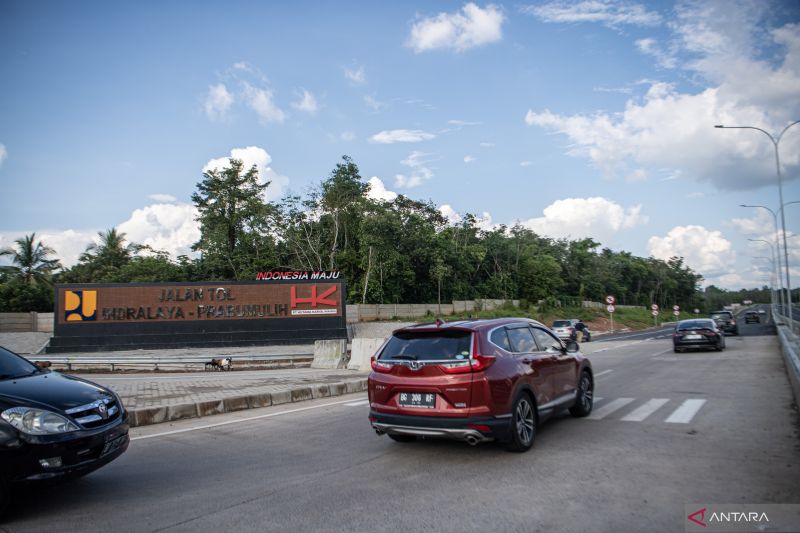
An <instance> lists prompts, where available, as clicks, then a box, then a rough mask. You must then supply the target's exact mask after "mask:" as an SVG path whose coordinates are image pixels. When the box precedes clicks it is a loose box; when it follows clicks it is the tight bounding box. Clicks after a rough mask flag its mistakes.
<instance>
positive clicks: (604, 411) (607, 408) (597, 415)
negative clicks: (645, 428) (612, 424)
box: [587, 398, 635, 420]
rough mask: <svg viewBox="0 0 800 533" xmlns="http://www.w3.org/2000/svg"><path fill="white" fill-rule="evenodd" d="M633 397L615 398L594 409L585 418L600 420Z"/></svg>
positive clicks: (626, 403) (630, 400) (623, 405)
mask: <svg viewBox="0 0 800 533" xmlns="http://www.w3.org/2000/svg"><path fill="white" fill-rule="evenodd" d="M634 399H635V398H617V399H616V400H613V401H612V402H611V403H609V404H606V405H604V406H603V407H601V408H600V409H598V410H597V411H594V412H593V413H592V414H591V415H589V416H588V417H587V418H588V419H589V420H600V419H601V418H605V417H607V416H608V415H610V414H611V413H613V412H614V411H616V410H617V409H622V408H623V407H625V406H626V405H628V404H629V403H631V402H632V401H633V400H634Z"/></svg>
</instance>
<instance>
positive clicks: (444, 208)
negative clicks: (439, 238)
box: [439, 204, 463, 225]
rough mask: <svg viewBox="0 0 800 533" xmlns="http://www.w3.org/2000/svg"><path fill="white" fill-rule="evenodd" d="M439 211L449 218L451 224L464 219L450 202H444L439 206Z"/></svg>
mask: <svg viewBox="0 0 800 533" xmlns="http://www.w3.org/2000/svg"><path fill="white" fill-rule="evenodd" d="M439 212H440V213H441V214H442V216H443V217H444V218H446V219H447V222H448V223H449V224H452V225H454V224H458V223H459V222H461V220H463V219H462V218H461V215H459V214H458V213H457V212H456V210H455V209H453V207H452V206H451V205H450V204H444V205H440V206H439Z"/></svg>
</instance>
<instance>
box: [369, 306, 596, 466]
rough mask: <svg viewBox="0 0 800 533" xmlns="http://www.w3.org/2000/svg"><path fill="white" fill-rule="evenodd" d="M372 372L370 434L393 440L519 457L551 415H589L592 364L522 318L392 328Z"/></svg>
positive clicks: (568, 344)
mask: <svg viewBox="0 0 800 533" xmlns="http://www.w3.org/2000/svg"><path fill="white" fill-rule="evenodd" d="M372 370H373V371H372V373H371V374H370V376H369V401H370V414H369V419H370V422H371V423H372V427H373V428H374V429H375V431H376V432H377V433H378V434H379V435H382V434H384V433H385V434H387V435H389V437H390V438H392V439H394V440H396V441H401V442H407V441H413V440H415V439H416V438H417V437H446V438H452V439H457V440H463V441H466V442H468V443H469V444H472V445H475V444H477V443H479V442H484V441H491V440H498V441H501V442H504V443H506V444H507V446H508V448H509V449H510V450H512V451H518V452H524V451H527V450H529V449H530V448H531V446H533V441H534V438H535V437H536V431H537V427H538V425H539V423H540V422H542V421H543V420H544V419H546V418H547V417H549V416H551V415H552V414H554V413H557V412H559V411H562V410H564V409H569V411H570V413H572V415H573V416H577V417H582V416H587V415H588V414H589V413H591V412H592V405H593V401H592V398H593V391H594V379H593V375H592V366H591V363H590V362H589V360H588V359H587V358H586V357H584V356H583V355H582V354H581V353H580V352H579V351H578V345H577V343H575V342H573V341H567V342H566V343H563V342H562V341H561V340H559V339H558V337H556V336H555V335H554V334H553V333H552V332H551V331H550V330H549V329H548V328H547V327H545V326H544V325H542V324H540V323H539V322H536V321H534V320H528V319H524V318H500V319H492V320H473V321H463V322H448V323H443V322H437V323H435V324H420V325H416V326H410V327H406V328H402V329H398V330H397V331H395V332H394V333H393V334H392V336H391V337H390V338H389V340H387V341H386V342H385V343H384V345H383V346H381V348H380V349H379V350H378V352H377V353H376V354H375V356H374V357H373V358H372Z"/></svg>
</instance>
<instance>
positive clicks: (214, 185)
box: [192, 158, 275, 278]
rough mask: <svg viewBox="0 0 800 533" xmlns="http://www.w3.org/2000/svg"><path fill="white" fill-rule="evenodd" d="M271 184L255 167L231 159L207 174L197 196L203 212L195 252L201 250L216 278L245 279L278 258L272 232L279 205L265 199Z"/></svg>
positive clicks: (199, 210)
mask: <svg viewBox="0 0 800 533" xmlns="http://www.w3.org/2000/svg"><path fill="white" fill-rule="evenodd" d="M269 185H270V182H269V181H265V182H263V183H262V182H260V181H259V175H258V169H257V168H256V166H255V165H253V166H252V167H251V168H250V169H249V170H247V171H245V170H244V163H243V162H242V161H241V160H239V159H233V158H231V159H230V160H229V164H228V166H227V167H225V168H223V169H222V170H219V169H213V170H209V171H207V172H205V173H203V181H201V182H200V183H198V184H197V192H195V193H194V194H192V202H194V204H195V206H196V207H197V211H198V213H199V215H198V217H197V220H198V221H199V222H200V240H199V241H198V242H196V243H195V244H194V245H193V246H192V249H193V250H196V251H199V252H201V253H202V254H203V255H202V259H203V261H205V262H207V263H208V266H209V267H210V270H211V271H212V272H213V274H212V275H214V276H215V277H216V276H222V277H229V278H242V277H247V276H248V274H252V272H254V271H256V270H258V269H259V268H260V267H261V266H262V265H264V264H269V263H271V262H273V260H274V241H273V239H272V236H271V235H270V233H269V228H270V219H271V218H273V217H274V214H275V212H274V206H272V205H271V204H268V203H267V202H266V200H265V198H264V191H265V189H266V188H267V187H269Z"/></svg>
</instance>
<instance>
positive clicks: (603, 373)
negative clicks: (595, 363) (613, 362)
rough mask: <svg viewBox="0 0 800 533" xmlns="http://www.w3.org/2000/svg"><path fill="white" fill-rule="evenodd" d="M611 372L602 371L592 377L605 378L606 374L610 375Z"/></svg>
mask: <svg viewBox="0 0 800 533" xmlns="http://www.w3.org/2000/svg"><path fill="white" fill-rule="evenodd" d="M612 372H613V370H603V371H602V372H598V373H597V374H595V375H594V377H596V378H599V377H600V376H605V375H606V374H610V373H612Z"/></svg>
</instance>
